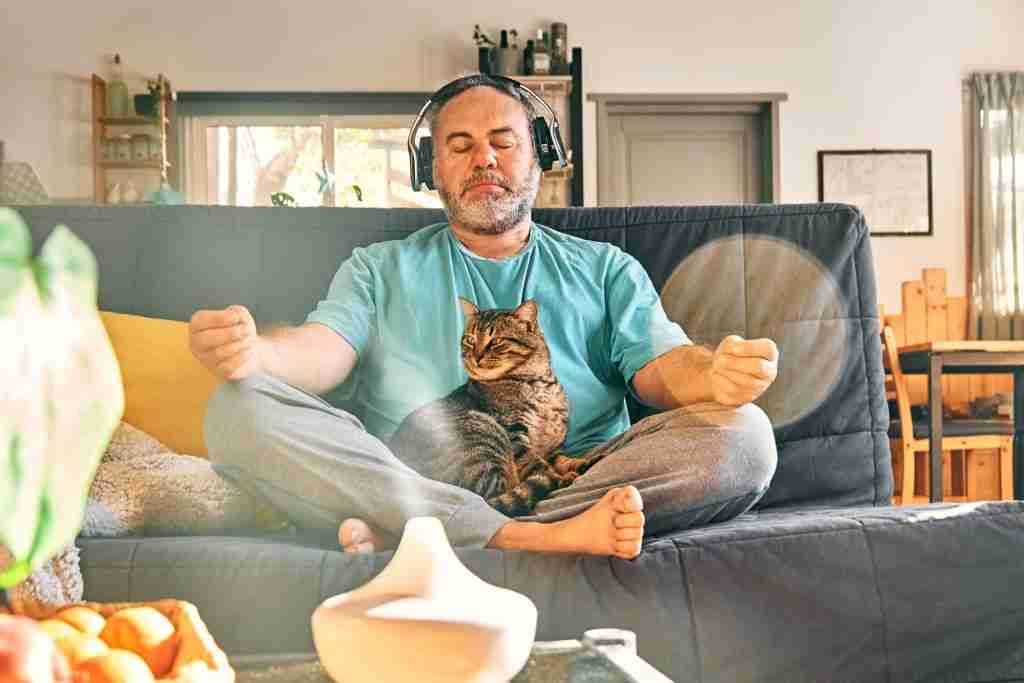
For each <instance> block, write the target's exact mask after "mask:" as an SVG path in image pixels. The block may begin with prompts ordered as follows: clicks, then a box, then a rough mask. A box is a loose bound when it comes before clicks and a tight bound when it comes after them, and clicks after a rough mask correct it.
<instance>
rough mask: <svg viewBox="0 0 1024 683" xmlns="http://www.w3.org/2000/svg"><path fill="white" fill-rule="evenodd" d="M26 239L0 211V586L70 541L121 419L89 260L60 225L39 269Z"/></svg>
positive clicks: (116, 377) (120, 398) (113, 363)
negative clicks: (4, 562) (1, 551)
mask: <svg viewBox="0 0 1024 683" xmlns="http://www.w3.org/2000/svg"><path fill="white" fill-rule="evenodd" d="M29 240H30V238H29V235H28V230H27V228H26V227H25V225H24V223H23V222H22V220H21V218H20V217H19V216H18V215H17V214H16V213H14V212H13V211H11V210H8V209H0V463H4V464H2V465H0V501H3V502H2V503H0V515H2V516H0V544H3V545H5V546H6V547H7V548H8V550H9V551H10V553H11V554H12V555H13V557H14V564H12V565H11V566H10V567H8V568H7V569H6V570H4V571H2V572H0V587H2V586H5V585H11V584H13V583H16V582H17V581H19V580H21V579H22V578H24V576H25V575H27V574H28V573H29V572H31V571H32V570H33V569H34V568H35V567H37V566H39V565H40V564H41V563H43V562H44V561H46V560H47V559H49V558H50V557H51V556H52V555H53V554H54V553H55V552H56V551H57V550H58V549H60V548H62V547H63V546H65V545H67V543H69V542H70V541H72V540H73V539H74V537H75V535H76V534H77V532H78V529H79V528H80V526H81V523H82V514H83V511H84V508H85V497H86V494H87V493H88V489H89V485H90V483H91V482H92V477H93V474H94V473H95V471H96V467H97V465H98V464H99V460H100V457H101V456H102V454H103V451H104V450H105V449H106V446H107V443H108V442H109V441H110V437H111V435H112V434H113V432H114V429H115V428H116V427H117V424H118V422H119V421H120V419H121V415H122V413H123V411H124V393H123V389H122V385H121V373H120V369H119V368H118V365H117V360H116V357H115V356H114V352H113V348H112V347H111V345H110V340H109V338H108V337H107V334H106V331H105V329H104V328H103V324H102V322H101V321H100V318H99V314H98V311H97V310H96V291H97V266H96V259H95V257H94V256H93V254H92V252H91V251H90V250H89V248H88V246H86V245H85V243H84V242H82V241H81V240H79V239H78V238H77V237H75V236H74V235H73V234H72V233H71V231H70V230H68V229H67V228H65V227H63V226H59V227H58V228H56V229H55V230H54V231H53V232H52V233H51V235H50V237H49V238H48V239H47V240H46V243H45V244H44V245H43V248H42V250H41V253H40V257H39V259H38V261H36V262H33V261H32V259H31V258H30V256H29V253H28V251H29V250H28V249H27V247H26V245H28V244H29V243H30V242H29ZM8 255H10V258H6V257H7V256H8Z"/></svg>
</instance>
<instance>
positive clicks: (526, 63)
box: [523, 38, 533, 76]
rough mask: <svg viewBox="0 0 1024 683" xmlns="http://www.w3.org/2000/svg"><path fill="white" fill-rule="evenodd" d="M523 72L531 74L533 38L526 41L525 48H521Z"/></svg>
mask: <svg viewBox="0 0 1024 683" xmlns="http://www.w3.org/2000/svg"><path fill="white" fill-rule="evenodd" d="M523 74H524V75H526V76H532V75H533V39H532V38H531V39H530V40H527V41H526V49H524V50H523Z"/></svg>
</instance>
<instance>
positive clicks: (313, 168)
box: [206, 126, 323, 206]
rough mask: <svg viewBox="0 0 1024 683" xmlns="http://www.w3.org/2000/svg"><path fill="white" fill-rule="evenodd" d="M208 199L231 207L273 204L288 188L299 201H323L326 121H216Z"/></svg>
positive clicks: (209, 141) (209, 146)
mask: <svg viewBox="0 0 1024 683" xmlns="http://www.w3.org/2000/svg"><path fill="white" fill-rule="evenodd" d="M206 157H207V158H206V168H207V171H208V173H209V175H208V182H207V188H208V190H207V195H208V199H209V200H210V201H211V202H213V203H217V204H227V205H231V206H271V201H270V195H272V194H274V193H275V192H287V193H288V194H290V195H291V196H292V197H294V198H295V201H296V203H297V204H298V205H299V206H321V205H322V204H323V195H321V194H320V193H319V192H317V190H318V189H319V187H320V183H319V181H318V180H317V177H316V174H317V172H318V171H320V169H321V168H322V164H323V138H322V129H321V127H320V126H210V127H208V128H207V129H206Z"/></svg>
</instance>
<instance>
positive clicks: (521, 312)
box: [512, 299, 537, 323]
mask: <svg viewBox="0 0 1024 683" xmlns="http://www.w3.org/2000/svg"><path fill="white" fill-rule="evenodd" d="M512 314H513V315H514V316H515V317H517V318H519V319H520V320H525V321H526V322H528V323H535V322H537V302H536V301H534V300H533V299H530V300H529V301H524V302H523V303H521V304H519V308H517V309H516V310H514V311H512Z"/></svg>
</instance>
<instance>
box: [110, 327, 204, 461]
mask: <svg viewBox="0 0 1024 683" xmlns="http://www.w3.org/2000/svg"><path fill="white" fill-rule="evenodd" d="M100 317H101V318H102V319H103V324H104V326H105V327H106V328H107V334H108V335H109V336H110V341H111V344H113V346H114V353H115V355H116V356H117V360H118V363H120V365H121V379H122V381H123V382H124V421H125V422H127V423H128V424H130V425H132V426H133V427H138V428H139V429H141V430H142V431H144V432H146V433H147V434H150V435H152V436H154V437H156V438H157V439H159V440H160V441H162V442H163V443H164V444H166V445H167V447H168V448H170V449H171V450H173V451H175V452H177V453H186V454H188V455H198V456H203V457H205V456H206V446H205V444H204V443H203V415H204V413H205V412H206V401H207V400H208V399H209V398H210V394H212V393H213V390H214V388H215V387H216V386H217V384H218V380H217V378H216V377H215V376H214V375H213V374H212V373H210V372H209V371H208V370H207V369H206V368H204V367H203V366H202V365H201V364H200V363H199V361H198V360H196V358H195V356H193V355H192V352H191V351H189V348H188V323H183V322H179V321H177V320H162V319H160V318H146V317H143V316H140V315H125V314H123V313H109V312H106V311H103V312H101V313H100Z"/></svg>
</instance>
